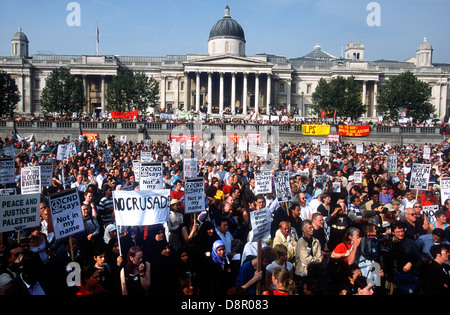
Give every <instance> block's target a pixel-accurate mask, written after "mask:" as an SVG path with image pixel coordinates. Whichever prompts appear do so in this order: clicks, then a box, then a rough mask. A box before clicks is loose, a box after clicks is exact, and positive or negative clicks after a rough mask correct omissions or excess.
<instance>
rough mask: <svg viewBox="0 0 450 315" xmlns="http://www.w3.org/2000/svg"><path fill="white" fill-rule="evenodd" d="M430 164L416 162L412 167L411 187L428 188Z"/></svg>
mask: <svg viewBox="0 0 450 315" xmlns="http://www.w3.org/2000/svg"><path fill="white" fill-rule="evenodd" d="M430 170H431V165H430V164H418V163H414V164H413V165H412V168H411V181H410V182H409V189H419V190H427V189H428V180H429V179H430Z"/></svg>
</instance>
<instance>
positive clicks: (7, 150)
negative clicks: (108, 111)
mask: <svg viewBox="0 0 450 315" xmlns="http://www.w3.org/2000/svg"><path fill="white" fill-rule="evenodd" d="M3 151H4V152H5V155H6V156H12V157H15V156H16V150H14V147H13V146H12V145H8V146H6V147H4V148H3Z"/></svg>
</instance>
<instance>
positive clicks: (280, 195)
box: [273, 171, 292, 202]
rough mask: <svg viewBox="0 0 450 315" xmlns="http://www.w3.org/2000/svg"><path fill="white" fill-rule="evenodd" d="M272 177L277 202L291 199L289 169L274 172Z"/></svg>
mask: <svg viewBox="0 0 450 315" xmlns="http://www.w3.org/2000/svg"><path fill="white" fill-rule="evenodd" d="M273 179H274V182H275V191H276V195H277V199H278V202H284V201H291V200H292V192H291V184H290V182H289V171H280V172H274V173H273Z"/></svg>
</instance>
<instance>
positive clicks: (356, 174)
mask: <svg viewBox="0 0 450 315" xmlns="http://www.w3.org/2000/svg"><path fill="white" fill-rule="evenodd" d="M353 178H354V181H355V184H362V180H363V176H362V172H361V171H357V172H354V173H353Z"/></svg>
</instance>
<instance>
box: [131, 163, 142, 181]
mask: <svg viewBox="0 0 450 315" xmlns="http://www.w3.org/2000/svg"><path fill="white" fill-rule="evenodd" d="M132 165H133V172H134V181H135V182H138V183H139V182H140V178H141V162H139V160H133V161H132Z"/></svg>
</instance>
